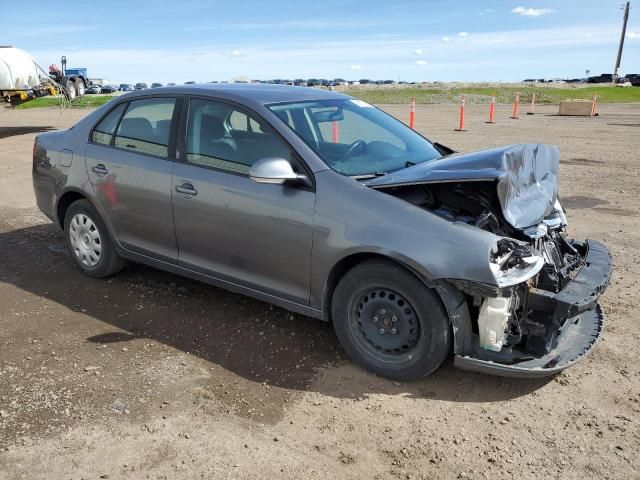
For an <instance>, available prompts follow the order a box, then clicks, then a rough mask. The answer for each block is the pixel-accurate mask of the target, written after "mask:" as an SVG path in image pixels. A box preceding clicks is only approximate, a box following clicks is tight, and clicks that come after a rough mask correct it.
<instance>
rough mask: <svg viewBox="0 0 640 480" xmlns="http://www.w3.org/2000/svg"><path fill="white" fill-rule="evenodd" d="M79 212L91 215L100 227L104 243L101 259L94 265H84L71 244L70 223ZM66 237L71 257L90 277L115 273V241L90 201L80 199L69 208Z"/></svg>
mask: <svg viewBox="0 0 640 480" xmlns="http://www.w3.org/2000/svg"><path fill="white" fill-rule="evenodd" d="M79 213H82V214H84V215H86V216H87V217H89V218H90V219H91V221H93V223H94V225H95V226H96V228H97V229H98V233H99V234H100V244H101V245H102V250H101V252H100V260H99V261H98V263H97V264H96V265H95V266H93V267H90V266H87V265H84V264H83V263H82V262H81V261H80V259H79V258H78V257H77V256H76V254H75V252H74V251H73V246H72V245H71V236H70V229H69V224H70V223H71V219H72V218H73V217H74V216H75V215H77V214H79ZM64 238H65V243H66V245H67V250H68V251H69V254H70V255H71V258H72V259H73V261H74V262H75V264H76V265H77V266H78V267H79V268H80V270H82V272H83V273H84V274H86V275H88V276H90V277H95V278H100V277H106V276H108V275H110V274H111V273H113V272H112V270H113V268H114V262H115V260H116V258H117V256H116V253H115V250H114V247H113V242H112V241H111V236H110V235H109V231H108V230H107V227H106V225H105V224H104V222H103V221H102V218H101V217H100V214H99V213H98V212H97V210H96V209H95V208H94V207H93V205H91V203H90V202H89V201H87V200H78V201H76V202H74V203H72V204H71V206H70V207H69V208H68V209H67V212H66V214H65V217H64Z"/></svg>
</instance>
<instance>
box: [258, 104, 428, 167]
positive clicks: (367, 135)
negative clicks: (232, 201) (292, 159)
mask: <svg viewBox="0 0 640 480" xmlns="http://www.w3.org/2000/svg"><path fill="white" fill-rule="evenodd" d="M269 109H270V110H271V111H272V112H274V113H275V114H276V115H278V117H280V119H281V120H282V121H283V122H285V123H286V124H287V125H288V126H289V127H290V128H291V129H292V130H293V131H294V132H295V133H296V134H297V135H298V136H299V137H300V138H301V139H302V140H304V142H305V143H306V144H307V145H309V147H310V148H312V149H313V150H314V151H315V152H316V153H317V154H318V156H319V157H320V158H322V160H324V162H325V163H326V164H327V165H328V166H329V167H330V168H332V169H333V170H335V171H337V172H339V173H341V174H343V175H349V176H370V175H381V174H385V173H389V172H392V171H395V170H400V169H402V168H406V167H409V166H411V165H415V164H417V163H422V162H426V161H428V160H433V159H435V158H440V157H441V155H440V153H439V152H438V151H437V150H436V149H435V147H434V146H433V145H432V144H431V143H430V142H429V141H428V140H426V139H424V138H423V137H421V136H420V135H418V134H417V133H416V132H414V131H413V130H411V129H410V128H409V127H407V126H406V125H404V124H403V123H401V122H399V121H398V120H396V119H395V118H393V117H391V116H390V115H387V114H386V113H384V112H383V111H381V110H378V109H377V108H375V107H373V106H371V105H369V104H368V103H366V102H363V101H361V100H355V99H330V100H314V101H306V102H295V103H280V104H277V105H269Z"/></svg>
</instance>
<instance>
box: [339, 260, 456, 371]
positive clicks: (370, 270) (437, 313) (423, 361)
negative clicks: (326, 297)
mask: <svg viewBox="0 0 640 480" xmlns="http://www.w3.org/2000/svg"><path fill="white" fill-rule="evenodd" d="M365 288H370V289H376V288H386V289H389V290H393V291H395V292H396V293H398V294H400V295H402V296H403V297H404V298H405V299H406V300H407V301H408V302H409V303H410V304H411V306H412V308H413V310H414V311H415V313H416V315H417V317H418V321H419V324H420V338H419V340H418V343H417V344H416V346H415V347H414V350H413V351H412V353H413V356H412V358H411V359H410V360H407V361H405V362H402V363H391V362H383V361H381V360H379V359H377V358H374V357H372V356H371V355H370V354H369V353H368V351H367V350H366V349H365V348H364V347H362V346H361V345H360V344H359V343H358V340H356V339H355V338H354V333H353V331H352V329H351V326H350V321H349V318H348V315H350V314H351V311H352V305H353V302H354V299H355V298H357V296H358V294H359V292H361V291H362V290H363V289H365ZM331 309H332V319H333V324H334V329H335V332H336V335H337V337H338V339H339V340H340V343H341V344H342V346H343V348H344V349H345V351H346V352H347V354H348V355H349V357H350V358H351V359H352V360H353V361H354V362H356V363H357V364H359V365H361V366H363V367H365V368H366V369H368V370H371V371H373V372H374V373H376V374H378V375H381V376H384V377H388V378H392V379H397V380H416V379H419V378H422V377H425V376H427V375H428V374H430V373H431V372H433V371H434V370H435V369H437V368H438V366H440V364H441V363H442V362H443V361H444V359H445V358H446V357H447V355H448V354H449V351H450V345H451V333H450V326H449V320H448V316H447V314H446V311H445V309H444V307H443V305H442V302H441V301H440V298H439V296H438V295H437V293H436V292H435V291H434V290H433V289H430V288H428V287H426V286H425V285H424V283H422V282H421V281H420V280H419V279H418V278H416V277H415V275H413V274H412V273H410V272H408V271H407V270H405V269H404V268H403V267H401V266H396V265H394V264H392V263H390V262H389V263H387V262H375V263H373V262H371V263H369V262H366V263H365V264H361V265H358V266H356V267H354V268H353V269H352V270H350V271H349V272H347V274H346V275H345V276H344V277H343V278H342V280H341V281H340V283H339V284H338V286H337V288H336V290H335V292H334V295H333V301H332V305H331Z"/></svg>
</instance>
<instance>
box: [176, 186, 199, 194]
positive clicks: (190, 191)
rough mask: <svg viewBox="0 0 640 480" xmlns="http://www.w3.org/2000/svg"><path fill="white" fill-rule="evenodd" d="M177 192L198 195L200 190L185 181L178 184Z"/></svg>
mask: <svg viewBox="0 0 640 480" xmlns="http://www.w3.org/2000/svg"><path fill="white" fill-rule="evenodd" d="M176 192H178V193H184V194H185V195H197V194H198V191H197V190H196V189H195V188H193V185H191V184H190V183H183V184H182V185H176Z"/></svg>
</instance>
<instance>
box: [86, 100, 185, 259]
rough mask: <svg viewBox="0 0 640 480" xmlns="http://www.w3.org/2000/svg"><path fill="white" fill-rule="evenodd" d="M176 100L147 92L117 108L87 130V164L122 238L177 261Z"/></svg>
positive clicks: (132, 245)
mask: <svg viewBox="0 0 640 480" xmlns="http://www.w3.org/2000/svg"><path fill="white" fill-rule="evenodd" d="M179 103H180V102H179V99H178V98H176V97H151V98H143V99H139V100H132V101H130V102H128V103H123V104H120V105H118V106H117V107H115V108H114V109H113V110H111V112H109V113H108V114H107V115H106V116H105V117H104V118H103V119H102V120H101V122H100V123H98V125H97V126H96V127H95V129H94V130H93V132H92V133H91V142H90V143H89V145H88V147H87V151H86V165H87V169H88V172H89V178H90V180H91V183H92V185H93V187H94V190H95V193H96V196H97V197H98V200H99V202H100V204H101V206H102V208H103V209H104V211H105V212H106V215H107V217H108V219H109V221H110V222H111V224H112V225H113V227H114V229H115V231H116V235H117V237H118V240H119V241H120V243H121V244H122V245H123V246H124V247H126V248H128V249H130V250H133V251H135V252H138V253H142V254H145V255H149V256H152V257H154V258H158V259H161V260H164V261H169V262H173V263H175V262H176V261H177V257H178V246H177V243H176V237H175V231H174V227H173V217H172V206H171V189H172V182H171V176H172V170H173V159H174V157H175V146H174V145H175V128H174V125H175V123H176V122H177V119H178V116H179V110H180V109H179Z"/></svg>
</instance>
